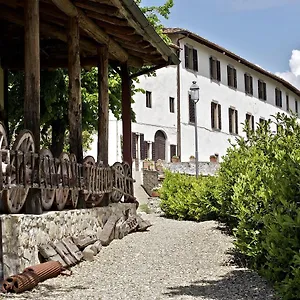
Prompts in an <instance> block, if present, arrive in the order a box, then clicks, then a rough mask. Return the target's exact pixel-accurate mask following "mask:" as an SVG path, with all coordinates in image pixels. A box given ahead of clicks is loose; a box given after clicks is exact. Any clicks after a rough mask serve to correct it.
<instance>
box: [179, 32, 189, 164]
mask: <svg viewBox="0 0 300 300" xmlns="http://www.w3.org/2000/svg"><path fill="white" fill-rule="evenodd" d="M186 37H188V35H185V36H183V37H181V38H178V39H177V46H178V57H179V58H180V51H181V50H182V49H181V48H180V40H182V39H184V38H186ZM180 65H181V64H178V65H177V156H178V157H179V160H180V161H181V107H180V106H181V77H180Z"/></svg>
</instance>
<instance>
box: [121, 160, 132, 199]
mask: <svg viewBox="0 0 300 300" xmlns="http://www.w3.org/2000/svg"><path fill="white" fill-rule="evenodd" d="M123 168H124V176H125V182H124V190H125V193H126V194H129V195H131V197H133V178H132V171H131V167H130V165H129V164H128V163H127V162H123ZM131 197H130V196H128V195H125V196H124V201H125V202H126V201H127V200H128V199H129V198H131Z"/></svg>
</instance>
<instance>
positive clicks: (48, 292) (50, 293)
mask: <svg viewBox="0 0 300 300" xmlns="http://www.w3.org/2000/svg"><path fill="white" fill-rule="evenodd" d="M87 289H90V287H89V286H83V285H70V286H68V287H62V286H56V285H51V284H46V283H42V284H40V285H39V294H40V296H43V297H46V296H47V297H54V296H56V295H60V296H62V293H66V294H67V293H69V292H74V290H87Z"/></svg>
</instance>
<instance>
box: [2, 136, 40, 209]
mask: <svg viewBox="0 0 300 300" xmlns="http://www.w3.org/2000/svg"><path fill="white" fill-rule="evenodd" d="M12 149H13V150H16V151H21V152H23V153H25V154H29V153H33V152H34V151H35V146H34V139H33V135H32V133H31V131H29V130H22V131H21V132H20V133H19V135H18V136H17V138H16V140H15V142H14V144H13V147H12ZM10 164H11V185H12V186H13V185H16V183H17V176H16V174H17V172H18V175H19V179H20V182H21V183H25V182H28V181H29V179H30V175H31V172H32V170H33V166H32V165H31V160H30V159H26V157H25V158H24V160H23V161H22V162H21V163H20V165H19V166H17V162H16V156H15V155H13V156H12V158H11V162H10ZM24 168H25V170H24ZM24 174H25V176H24ZM28 192H29V188H24V187H16V186H15V187H12V188H11V189H9V190H4V191H3V193H2V200H3V204H4V209H5V211H6V212H7V213H12V214H16V213H19V212H20V211H21V209H22V207H23V206H24V204H25V201H26V197H27V194H28Z"/></svg>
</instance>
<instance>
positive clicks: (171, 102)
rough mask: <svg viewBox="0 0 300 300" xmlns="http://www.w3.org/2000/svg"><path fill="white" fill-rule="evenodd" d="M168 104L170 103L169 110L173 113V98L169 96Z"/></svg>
mask: <svg viewBox="0 0 300 300" xmlns="http://www.w3.org/2000/svg"><path fill="white" fill-rule="evenodd" d="M169 105H170V112H171V113H174V112H175V99H174V98H172V97H170V98H169Z"/></svg>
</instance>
